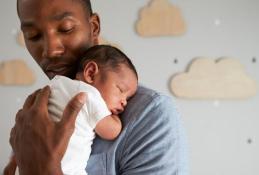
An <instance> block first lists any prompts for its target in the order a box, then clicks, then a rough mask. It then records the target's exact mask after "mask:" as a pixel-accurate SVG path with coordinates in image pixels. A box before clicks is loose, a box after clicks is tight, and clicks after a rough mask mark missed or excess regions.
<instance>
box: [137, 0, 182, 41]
mask: <svg viewBox="0 0 259 175" xmlns="http://www.w3.org/2000/svg"><path fill="white" fill-rule="evenodd" d="M136 31H137V33H138V34H139V35H140V36H144V37H153V36H170V35H173V36H177V35H182V34H184V33H185V31H186V27H185V23H184V20H183V17H182V15H181V11H180V9H179V8H178V7H176V6H174V5H172V4H171V3H170V2H169V1H168V0H152V1H151V3H150V4H149V5H148V6H147V7H144V8H143V9H141V11H140V17H139V19H138V21H137V24H136Z"/></svg>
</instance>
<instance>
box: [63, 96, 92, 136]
mask: <svg viewBox="0 0 259 175" xmlns="http://www.w3.org/2000/svg"><path fill="white" fill-rule="evenodd" d="M86 98H87V96H86V94H85V93H83V92H80V93H79V94H77V95H76V96H75V97H74V98H72V100H70V101H69V103H68V104H67V106H66V108H65V110H64V112H63V116H62V119H61V121H60V123H59V124H60V125H61V128H63V129H65V130H67V129H69V130H74V126H75V120H76V116H77V114H78V113H79V111H80V110H81V108H82V107H83V105H84V104H85V101H86ZM71 134H72V131H71Z"/></svg>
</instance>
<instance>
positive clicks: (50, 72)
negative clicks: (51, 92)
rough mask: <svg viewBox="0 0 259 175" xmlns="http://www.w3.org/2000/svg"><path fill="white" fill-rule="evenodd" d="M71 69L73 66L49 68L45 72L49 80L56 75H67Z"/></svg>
mask: <svg viewBox="0 0 259 175" xmlns="http://www.w3.org/2000/svg"><path fill="white" fill-rule="evenodd" d="M70 69H71V66H70V67H68V66H48V67H47V68H46V69H45V70H44V72H45V73H46V74H47V76H48V77H49V78H53V77H54V76H55V75H65V74H66V73H67V72H69V71H70Z"/></svg>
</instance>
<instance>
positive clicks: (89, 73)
mask: <svg viewBox="0 0 259 175" xmlns="http://www.w3.org/2000/svg"><path fill="white" fill-rule="evenodd" d="M98 71H99V68H98V65H97V63H96V62H94V61H90V62H88V63H87V64H86V65H85V67H84V74H83V76H84V80H85V81H86V82H87V83H89V84H91V83H93V81H94V77H95V75H96V74H97V73H98Z"/></svg>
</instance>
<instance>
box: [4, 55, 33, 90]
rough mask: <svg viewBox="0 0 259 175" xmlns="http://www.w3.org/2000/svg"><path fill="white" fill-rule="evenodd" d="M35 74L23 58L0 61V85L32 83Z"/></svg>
mask: <svg viewBox="0 0 259 175" xmlns="http://www.w3.org/2000/svg"><path fill="white" fill-rule="evenodd" d="M34 82H35V76H34V74H33V72H32V71H31V70H30V68H29V67H28V66H27V64H26V63H25V62H24V61H23V60H21V59H15V60H9V61H4V62H1V63H0V85H18V86H19V85H31V84H33V83H34Z"/></svg>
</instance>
